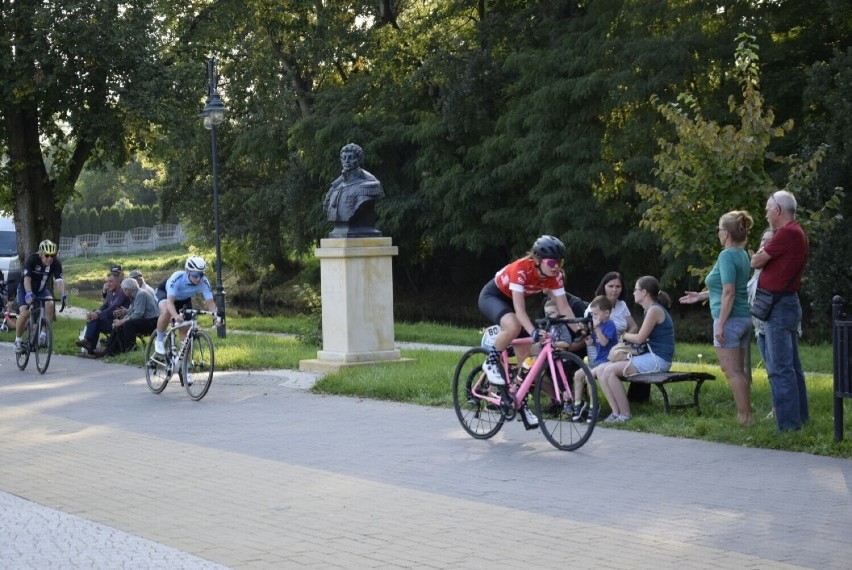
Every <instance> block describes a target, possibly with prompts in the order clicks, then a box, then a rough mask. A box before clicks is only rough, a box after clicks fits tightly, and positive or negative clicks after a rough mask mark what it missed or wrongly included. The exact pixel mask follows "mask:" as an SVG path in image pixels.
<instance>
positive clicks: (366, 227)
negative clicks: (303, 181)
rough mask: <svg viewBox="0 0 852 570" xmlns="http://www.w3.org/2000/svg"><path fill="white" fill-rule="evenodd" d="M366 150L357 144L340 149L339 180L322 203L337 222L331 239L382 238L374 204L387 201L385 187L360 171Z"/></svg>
mask: <svg viewBox="0 0 852 570" xmlns="http://www.w3.org/2000/svg"><path fill="white" fill-rule="evenodd" d="M363 160H364V150H363V149H362V148H361V147H360V146H358V145H357V144H352V143H350V144H348V145H346V146H344V147H343V148H342V149H340V166H341V167H342V168H343V171H342V172H341V174H340V176H338V177H337V179H336V180H335V181H334V182H332V184H331V188H330V189H329V191H328V193H327V194H326V195H325V200H323V204H322V205H323V208H324V209H325V212H326V214H327V215H328V221H330V222H334V229H332V230H331V233H329V234H328V237H331V238H349V237H379V236H381V235H382V233H381V232H380V231H379V230H377V229H376V210H375V202H376V200H378V199H380V198H384V196H385V193H384V192H383V191H382V184H381V182H379V181H378V179H377V178H376V177H375V176H373V175H372V174H370V173H369V172H367V171H366V170H364V169H363V168H361V163H362V162H363Z"/></svg>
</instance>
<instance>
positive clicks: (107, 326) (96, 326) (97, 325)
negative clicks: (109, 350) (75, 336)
mask: <svg viewBox="0 0 852 570" xmlns="http://www.w3.org/2000/svg"><path fill="white" fill-rule="evenodd" d="M111 332H112V315H110V317H109V318H102V317H99V318H97V319H95V320H93V321H89V322H88V323H86V332H85V333H84V335H83V336H84V337H85V338H86V340H88V341H89V342H90V343H92V348H90V349H89V354H91V353H92V352H93V351H94V349H95V348H96V347H97V346H98V338H100V336H101V333H104V334H109V333H111Z"/></svg>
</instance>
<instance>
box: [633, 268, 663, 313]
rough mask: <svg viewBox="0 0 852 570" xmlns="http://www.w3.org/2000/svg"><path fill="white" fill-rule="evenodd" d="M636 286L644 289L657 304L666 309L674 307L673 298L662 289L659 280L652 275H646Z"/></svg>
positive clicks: (638, 280) (637, 281)
mask: <svg viewBox="0 0 852 570" xmlns="http://www.w3.org/2000/svg"><path fill="white" fill-rule="evenodd" d="M636 284H637V285H638V286H639V288H640V289H644V290H645V291H647V292H648V294H649V295H650V296H651V298H652V299H654V300H655V301H656V302H658V303H659V304H661V305H662V306H664V307H665V308H667V309H668V308H669V307H671V306H672V300H671V297H669V295H668V293H666V292H665V291H663V290H662V289H660V282H659V281H657V278H656V277H654V276H652V275H645V276H643V277H640V278H639V279H637V280H636Z"/></svg>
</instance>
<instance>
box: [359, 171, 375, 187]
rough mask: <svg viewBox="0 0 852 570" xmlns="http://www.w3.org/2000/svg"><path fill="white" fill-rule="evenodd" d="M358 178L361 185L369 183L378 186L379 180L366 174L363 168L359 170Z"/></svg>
mask: <svg viewBox="0 0 852 570" xmlns="http://www.w3.org/2000/svg"><path fill="white" fill-rule="evenodd" d="M358 178H360V179H361V180H362V181H363V182H362V184H363V183H369V182H373V183H375V184H379V179H378V178H376V177H375V176H373V175H372V174H370V173H369V172H367V171H366V170H364V169H363V168H360V169H359V172H358Z"/></svg>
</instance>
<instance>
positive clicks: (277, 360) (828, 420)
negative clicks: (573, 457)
mask: <svg viewBox="0 0 852 570" xmlns="http://www.w3.org/2000/svg"><path fill="white" fill-rule="evenodd" d="M186 254H187V252H186V251H185V250H168V251H167V252H165V254H164V258H165V257H168V260H167V261H163V259H160V258H159V257H157V255H156V254H154V253H151V252H148V253H146V254H141V255H139V256H128V255H123V256H122V258H121V262H122V264H123V265H124V267H125V270H129V269H130V268H140V269H141V270H142V271H143V273H146V275H148V274H151V275H158V274H162V275H166V274H169V273H170V272H171V271H172V270H173V269H172V268H175V267H180V266H181V265H182V260H183V259H184V258H185V257H186ZM72 262H73V263H72ZM111 263H112V261H111V260H109V259H107V258H105V257H104V258H102V259H101V258H76V259H72V260H68V261H67V262H63V266H64V267H65V268H66V269H65V272H66V279H67V280H68V285H69V291H72V292H73V293H77V292H81V293H82V292H83V290H84V289H86V290H89V294H88V295H86V294H83V295H82V296H81V295H74V296H72V298H71V304H72V305H73V306H75V307H83V308H93V307H96V306H97V305H98V304H99V299H98V295H92V294H91V289H92V288H93V287H94V288H96V289H97V288H98V287H99V286H100V283H102V281H103V274H104V273H105V272H106V270H107V269H108V268H109V266H110V264H111ZM69 266H70V267H69ZM154 282H155V281H154V280H152V283H154ZM311 323H312V320H311V318H310V317H308V316H295V317H262V318H261V317H252V318H239V317H236V318H229V320H228V330H229V334H228V337H227V338H225V339H220V338H217V337H216V336H215V334H214V335H212V336H213V341H214V344H215V346H216V365H217V369H220V370H235V369H237V370H238V369H242V370H249V369H271V368H298V363H299V361H300V360H303V359H308V358H314V357H315V356H316V351H317V347H316V346H311V345H308V344H305V343H302V342H299V341H298V340H296V339H295V338H292V337H288V336H282V333H283V334H288V335H293V334H299V333H304V332H306V331H308V330H309V329H310V328H311V326H312V324H311ZM202 325H203V326H208V323H207V322H204V321H202ZM81 327H82V321H80V320H77V319H69V318H67V317H64V316H60V318H59V319H58V320H57V322H56V327H55V333H54V350H55V352H56V353H58V354H69V355H70V354H76V353H77V352H78V351H79V349H78V348H77V347H76V346H75V345H74V341H75V340H76V339H77V336H78V334H79V332H80V329H81ZM238 330H239V331H253V332H255V333H258V334H239V333H236V332H234V331H238ZM263 333H278V334H263ZM395 333H396V339H397V340H399V341H408V342H422V343H434V344H449V345H459V346H474V345H478V344H479V340H480V336H481V333H480V332H479V331H478V330H475V329H465V328H458V327H451V326H448V325H442V324H436V323H397V324H396V330H395ZM12 340H14V337H13V334H12V333H5V334H0V342H11V341H12ZM402 355H403V356H404V357H406V358H411V359H414V361H413V362H407V363H396V364H390V363H387V364H377V365H373V366H357V367H352V368H348V369H345V370H342V371H340V372H337V373H333V374H328V375H326V376H325V377H324V378H323V379H322V380H320V382H318V383H317V385H316V386H315V387H314V391H316V392H318V393H328V394H342V395H351V396H357V397H366V398H376V399H384V400H393V401H402V402H411V403H415V404H420V405H427V406H445V407H451V406H452V394H451V391H450V388H451V382H452V374H453V371H454V369H455V365H456V363H457V362H458V359H459V357H460V353H455V352H442V351H430V350H406V349H403V351H402ZM801 358H802V362H803V364H804V367H805V370H806V371H808V372H807V381H808V397H809V400H810V411H811V422H810V423H809V424H808V425H807V426H806V427H805V428H804V429H803V430H801V431H800V432H793V433H782V434H778V433H776V424H775V422H774V420H765V419H763V418H765V416H766V414H767V413H768V412H769V410H770V406H771V404H770V394H769V385H768V382H767V379H766V372H765V369H764V368H763V363H762V361H761V359H760V355H759V354H758V352H757V349H756V347H754V349H753V351H752V363H753V377H754V379H753V384H752V392H751V396H752V406H753V408H754V410H755V417H756V419H757V420H758V422H757V425H755V426H754V427H751V428H741V427H740V426H739V424H737V422H736V419H735V417H736V409H735V407H734V402H733V398H732V396H731V391H730V389H729V388H728V384H727V381H726V380H725V377H724V375H723V374H722V372H721V370H720V369H719V367H718V363H717V361H716V355H715V351H714V350H713V347H712V346H709V345H699V344H686V343H680V344H678V345H677V351H676V354H675V360H676V364H675V366H674V368H676V369H677V370H701V371H706V372H709V373H711V374H714V375H715V376H716V380H715V381H713V382H705V384H704V386H703V387H702V390H701V413H700V414H698V413H696V411H695V410H694V409H686V410H674V411H673V412H672V413H670V414H666V413H664V412H663V410H662V398H661V396H660V394H659V391H658V390H657V389H656V388H652V392H651V401H650V402H649V403H648V404H635V405H634V406H633V413H634V416H633V420H631V421H630V422H629V423H627V424H621V425H618V426H613V427H611V428H610V427H609V426H608V427H607V429H628V430H635V431H643V432H649V433H657V434H661V435H666V436H672V437H686V438H695V439H704V440H708V441H716V442H722V443H728V444H733V445H744V446H749V447H761V448H767V449H783V450H788V451H798V452H806V453H813V454H818V455H830V456H837V457H845V458H852V400H849V399H846V400H844V409H845V414H846V422H845V426H844V427H845V440H844V441H843V442H840V443H835V442H834V427H833V426H834V423H833V422H834V420H833V411H834V403H833V402H834V399H833V377H832V365H833V355H832V348H831V346H830V345H825V344H823V345H802V346H801ZM112 360H113V361H115V362H121V363H126V364H135V365H138V366H142V360H143V356H142V354H141V352H140V351H136V352H131V353H127V354H125V355H121V356H119V357H115V358H113V359H112ZM666 389H667V391H668V392H669V395H670V398H671V400H672V402H673V403H678V402H689V401H691V397H692V389H693V384H692V383H684V384H674V385H672V384H670V385H668V386H667V387H666ZM601 401H602V402H604V403H603V406H604V410H603V412H604V415H607V414H608V413H609V410H608V409H606V404H605V399H604V398H603V396H602V395H601ZM511 427H512V426H510V427H509V428H508V429H511ZM459 429H460V430H461V427H460V426H459ZM591 443H592V444H594V440H592V442H591Z"/></svg>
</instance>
